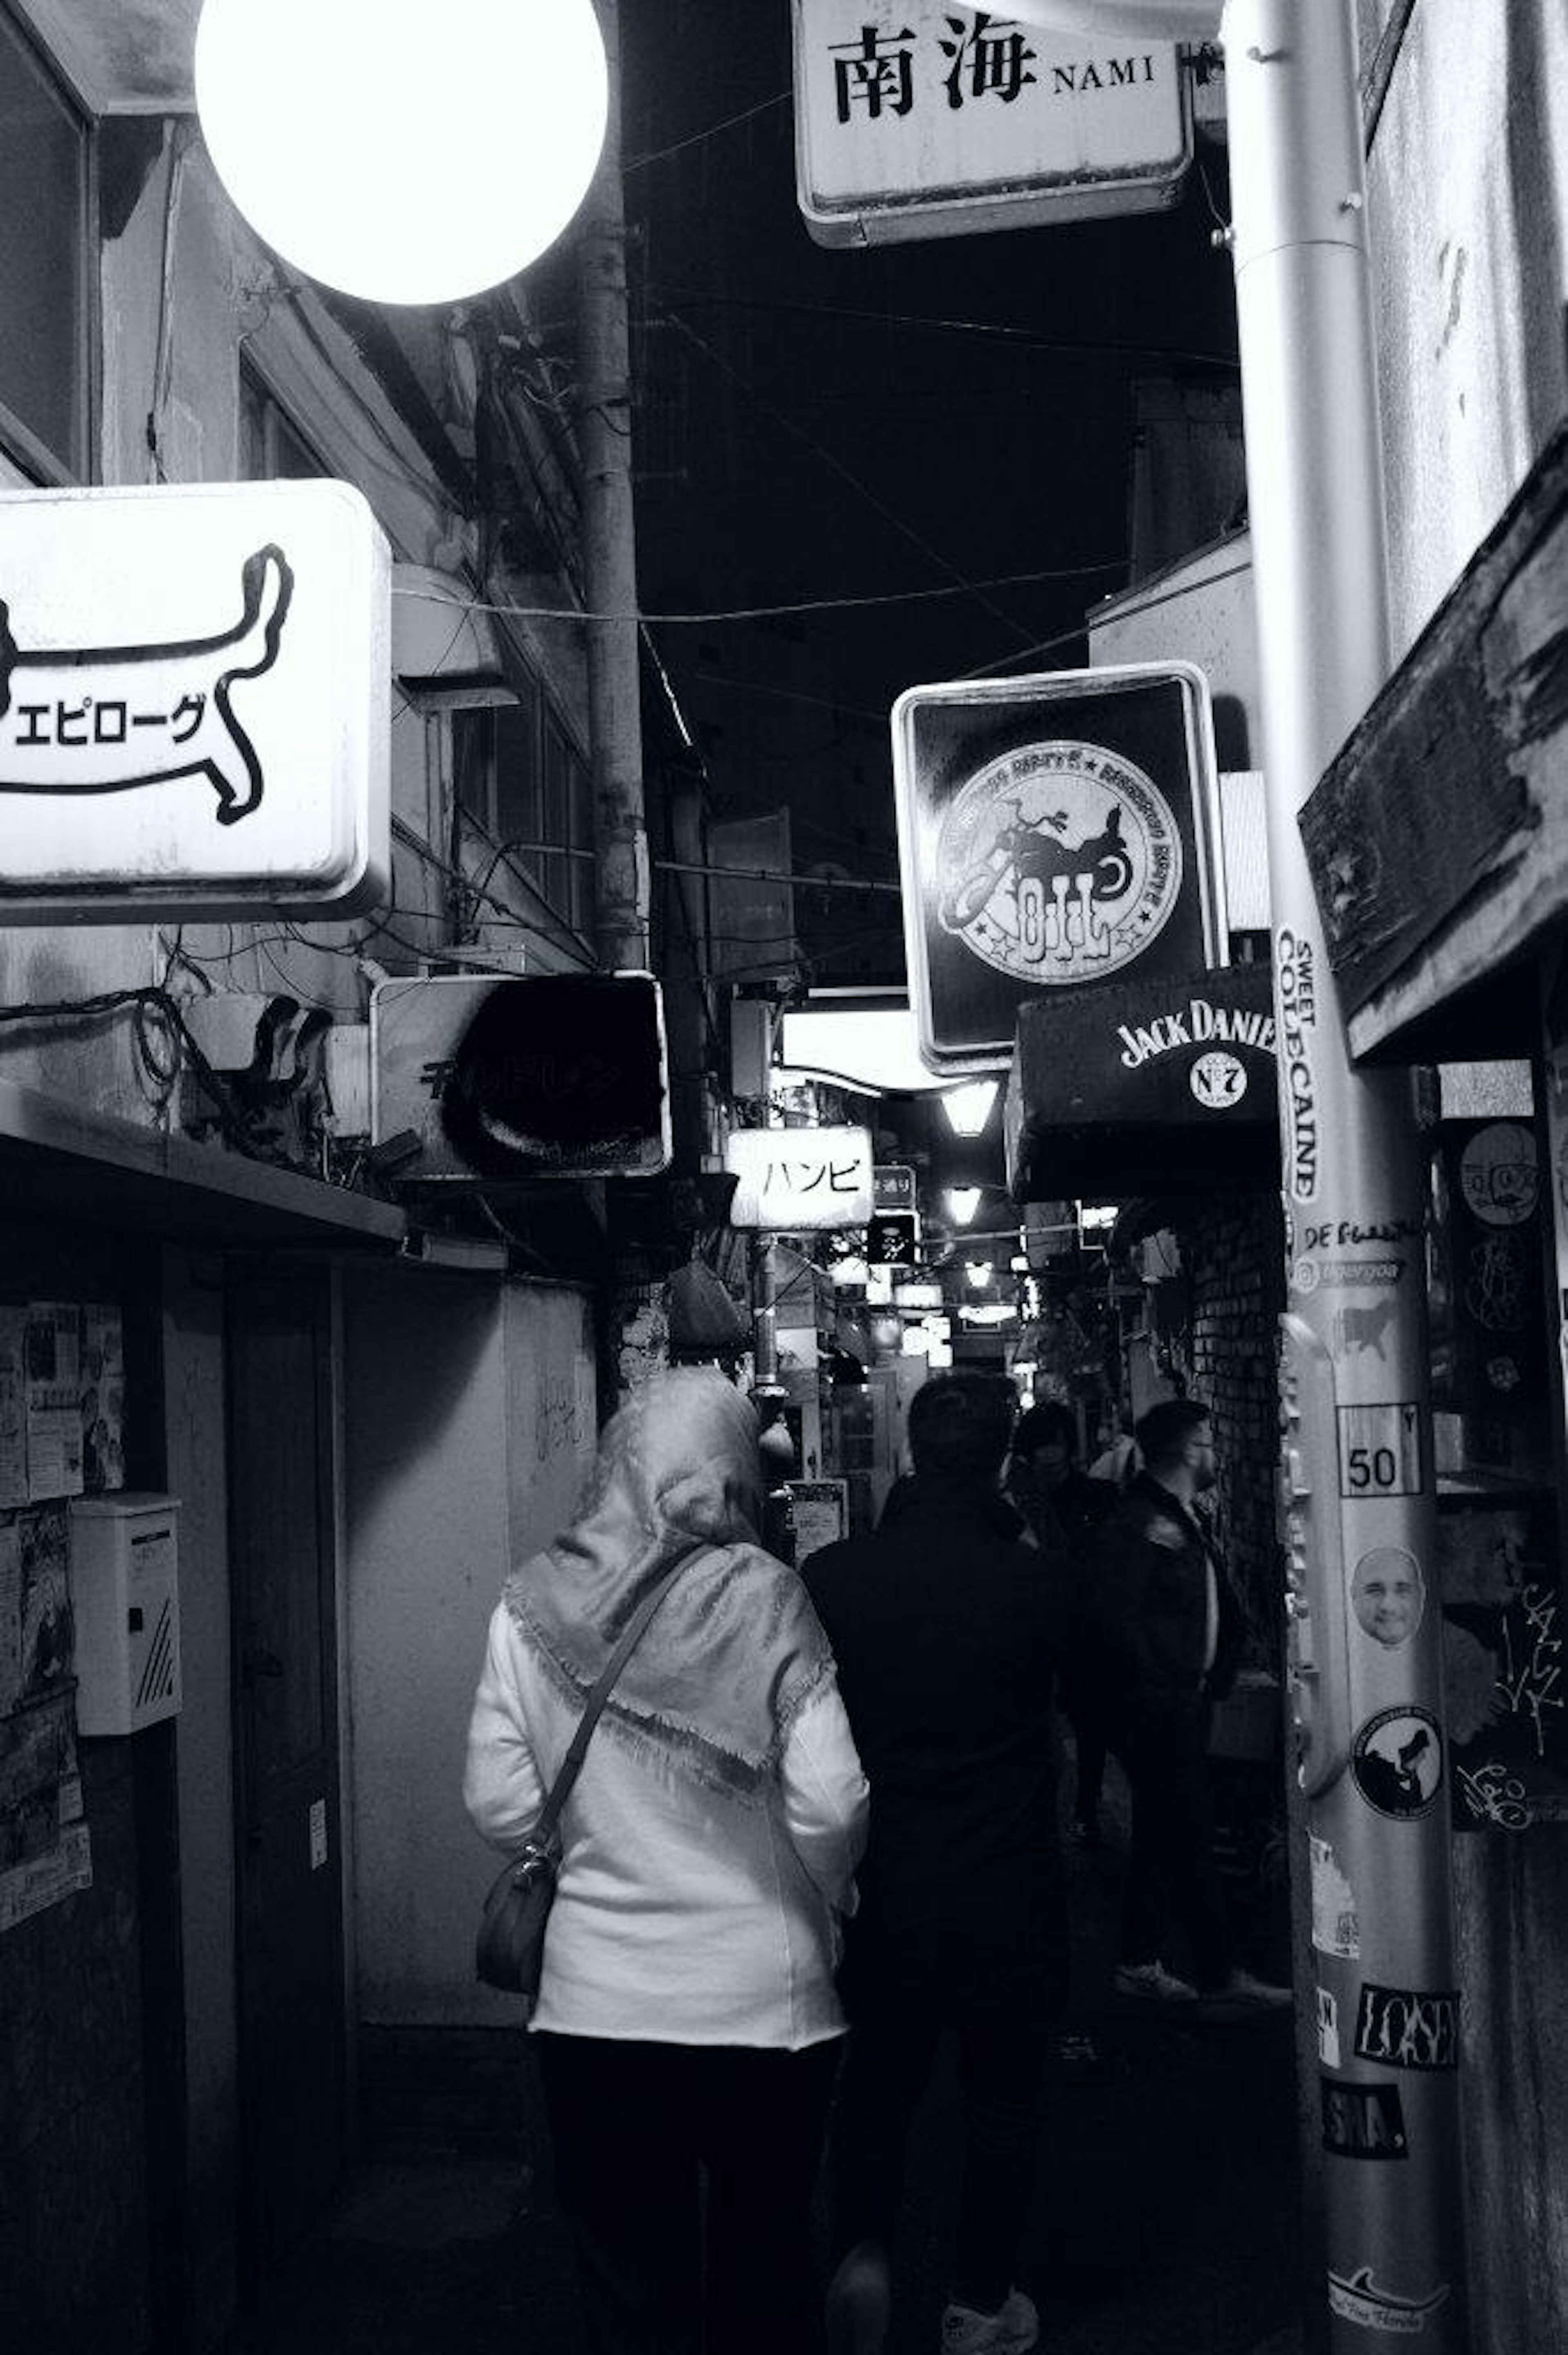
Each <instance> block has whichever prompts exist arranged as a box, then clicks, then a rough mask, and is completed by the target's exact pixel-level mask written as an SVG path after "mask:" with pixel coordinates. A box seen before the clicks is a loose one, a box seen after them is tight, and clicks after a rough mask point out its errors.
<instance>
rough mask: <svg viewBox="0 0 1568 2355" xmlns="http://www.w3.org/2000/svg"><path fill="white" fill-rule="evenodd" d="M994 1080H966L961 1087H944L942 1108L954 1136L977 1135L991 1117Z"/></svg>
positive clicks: (995, 1091) (995, 1094) (994, 1094)
mask: <svg viewBox="0 0 1568 2355" xmlns="http://www.w3.org/2000/svg"><path fill="white" fill-rule="evenodd" d="M998 1084H999V1083H998V1082H997V1081H995V1080H966V1081H965V1082H964V1084H963V1086H962V1087H961V1088H948V1089H945V1090H944V1092H943V1095H942V1110H943V1111H944V1112H945V1113H946V1114H947V1115H948V1127H949V1128H950V1129H951V1130H952V1132H953V1135H955V1136H979V1135H981V1134H982V1132H983V1130H984V1128H985V1124H986V1123H987V1121H988V1120H989V1119H990V1118H991V1106H992V1105H993V1104H994V1103H995V1102H996V1098H997V1090H998Z"/></svg>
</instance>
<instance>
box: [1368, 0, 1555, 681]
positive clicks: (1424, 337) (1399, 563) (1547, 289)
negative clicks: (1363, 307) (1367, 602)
mask: <svg viewBox="0 0 1568 2355" xmlns="http://www.w3.org/2000/svg"><path fill="white" fill-rule="evenodd" d="M1377 13H1378V14H1380V15H1381V14H1383V13H1384V12H1383V10H1381V9H1380V10H1379V11H1378V12H1377ZM1368 208H1369V211H1368V218H1369V222H1370V227H1371V231H1372V254H1373V287H1374V300H1375V304H1376V316H1377V348H1378V363H1379V373H1380V380H1381V400H1382V407H1383V442H1384V456H1385V464H1386V469H1387V487H1388V498H1387V504H1388V516H1389V535H1390V554H1391V559H1392V562H1391V567H1390V571H1391V578H1392V583H1393V636H1394V653H1395V656H1396V657H1397V656H1398V655H1403V654H1404V652H1405V650H1406V649H1407V648H1408V646H1409V645H1410V644H1411V643H1412V641H1413V640H1414V637H1415V636H1416V635H1417V634H1418V633H1419V631H1420V630H1421V628H1422V626H1423V624H1424V623H1425V622H1426V621H1427V619H1428V618H1429V617H1430V615H1431V613H1433V611H1434V610H1435V608H1436V605H1437V604H1438V603H1439V602H1440V601H1441V599H1442V598H1443V596H1444V595H1445V594H1446V591H1447V590H1448V589H1449V588H1450V586H1451V585H1452V583H1453V582H1454V581H1455V580H1456V579H1457V577H1458V575H1459V573H1460V572H1462V571H1463V570H1464V567H1465V564H1466V561H1467V558H1468V557H1469V555H1470V553H1471V551H1472V550H1473V549H1474V548H1475V546H1476V544H1477V542H1478V540H1479V539H1480V538H1482V537H1483V536H1484V534H1485V533H1486V532H1487V531H1488V529H1489V527H1490V526H1491V525H1492V524H1493V523H1494V522H1495V521H1496V520H1497V517H1498V516H1499V514H1500V513H1501V511H1502V509H1503V507H1504V506H1506V505H1507V503H1508V501H1509V499H1510V497H1511V496H1512V495H1513V493H1514V492H1515V491H1516V490H1517V489H1518V487H1519V485H1520V483H1521V482H1522V480H1523V479H1524V476H1525V474H1527V473H1528V472H1529V469H1530V465H1531V460H1532V459H1533V458H1534V456H1535V454H1536V453H1537V452H1538V451H1539V450H1540V448H1541V446H1542V442H1543V441H1544V439H1545V437H1546V435H1547V433H1548V432H1550V431H1551V429H1552V425H1553V424H1554V423H1555V422H1556V421H1557V420H1558V419H1559V418H1560V417H1561V416H1562V415H1563V410H1564V408H1565V407H1568V372H1565V360H1564V346H1563V304H1564V299H1565V296H1568V15H1565V13H1564V11H1563V7H1562V6H1561V5H1560V0H1510V4H1509V5H1507V6H1502V7H1481V8H1478V7H1477V6H1476V5H1475V0H1416V5H1415V6H1414V9H1413V10H1412V12H1411V14H1410V17H1409V21H1408V24H1407V25H1406V27H1405V30H1404V39H1403V42H1402V44H1401V47H1400V49H1399V53H1398V57H1397V59H1396V61H1395V63H1394V68H1393V76H1392V79H1391V80H1390V82H1389V85H1388V91H1387V96H1386V99H1385V101H1384V104H1383V112H1382V114H1381V117H1380V119H1379V122H1378V124H1377V129H1376V135H1375V138H1374V141H1373V144H1372V155H1371V160H1370V164H1369V169H1368Z"/></svg>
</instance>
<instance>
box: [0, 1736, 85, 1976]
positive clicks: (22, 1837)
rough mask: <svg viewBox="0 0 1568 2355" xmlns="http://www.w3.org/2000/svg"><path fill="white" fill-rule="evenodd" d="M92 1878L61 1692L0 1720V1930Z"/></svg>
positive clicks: (71, 1740) (73, 1745) (72, 1745)
mask: <svg viewBox="0 0 1568 2355" xmlns="http://www.w3.org/2000/svg"><path fill="white" fill-rule="evenodd" d="M91 1879H92V1857H91V1849H90V1843H89V1838H88V1829H87V1826H86V1824H85V1823H84V1822H83V1821H82V1819H81V1777H80V1773H79V1768H78V1764H77V1752H76V1724H75V1718H74V1714H73V1702H72V1696H71V1694H70V1693H69V1692H59V1693H54V1694H51V1695H49V1696H48V1698H47V1699H45V1700H40V1701H37V1702H36V1703H34V1704H33V1705H32V1706H31V1707H29V1708H26V1709H21V1710H15V1711H13V1712H12V1714H11V1715H10V1716H8V1717H0V1931H3V1930H8V1929H11V1928H12V1927H14V1925H15V1924H16V1923H17V1922H21V1921H25V1920H26V1917H27V1916H28V1915H29V1914H32V1913H39V1912H41V1911H42V1909H43V1908H44V1907H45V1906H46V1905H53V1904H55V1903H57V1902H58V1900H59V1899H60V1898H62V1897H67V1896H69V1894H70V1893H71V1891H73V1890H77V1889H84V1888H86V1887H87V1885H88V1884H89V1882H90V1881H91Z"/></svg>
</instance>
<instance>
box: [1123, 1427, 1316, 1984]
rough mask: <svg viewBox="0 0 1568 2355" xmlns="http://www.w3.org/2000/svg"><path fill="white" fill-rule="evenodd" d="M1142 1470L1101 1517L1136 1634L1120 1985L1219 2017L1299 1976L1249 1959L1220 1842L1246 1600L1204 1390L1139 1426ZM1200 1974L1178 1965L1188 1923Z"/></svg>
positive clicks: (1126, 1726) (1127, 1624) (1128, 1722)
mask: <svg viewBox="0 0 1568 2355" xmlns="http://www.w3.org/2000/svg"><path fill="white" fill-rule="evenodd" d="M1137 1437H1138V1444H1139V1449H1140V1451H1141V1453H1142V1456H1143V1465H1144V1468H1143V1470H1142V1471H1141V1472H1139V1473H1138V1474H1137V1475H1136V1476H1135V1477H1134V1478H1133V1480H1132V1482H1131V1485H1130V1486H1129V1487H1128V1489H1127V1491H1126V1492H1125V1494H1124V1495H1123V1496H1122V1497H1120V1498H1119V1499H1118V1503H1117V1505H1116V1508H1115V1509H1114V1510H1113V1511H1112V1512H1111V1513H1110V1514H1109V1515H1108V1516H1107V1518H1106V1520H1105V1521H1104V1522H1103V1523H1102V1524H1101V1527H1100V1529H1099V1531H1098V1533H1097V1539H1096V1542H1095V1548H1094V1557H1095V1558H1094V1568H1093V1572H1092V1579H1093V1585H1092V1593H1093V1597H1094V1606H1095V1608H1096V1610H1097V1611H1101V1612H1103V1613H1105V1614H1107V1618H1108V1619H1109V1620H1110V1621H1111V1623H1112V1624H1114V1625H1115V1627H1116V1628H1117V1630H1118V1633H1119V1634H1120V1635H1121V1636H1123V1637H1124V1638H1125V1639H1126V1640H1127V1641H1128V1643H1129V1644H1130V1646H1131V1659H1132V1664H1133V1665H1132V1681H1131V1683H1130V1686H1129V1687H1128V1689H1124V1690H1122V1691H1119V1692H1118V1693H1117V1694H1116V1695H1115V1696H1114V1698H1113V1699H1112V1700H1111V1702H1110V1704H1109V1706H1108V1708H1107V1733H1108V1737H1109V1741H1110V1746H1111V1748H1112V1749H1113V1751H1114V1752H1115V1753H1116V1754H1117V1756H1118V1758H1119V1759H1120V1761H1121V1764H1122V1765H1123V1767H1124V1768H1125V1770H1126V1773H1127V1778H1128V1785H1129V1787H1130V1791H1131V1796H1132V1855H1131V1859H1130V1866H1129V1870H1128V1889H1127V1902H1126V1908H1125V1912H1124V1917H1123V1925H1122V1956H1121V1962H1120V1965H1119V1966H1118V1969H1117V1972H1116V1986H1117V1988H1118V1992H1119V1993H1121V1994H1122V1995H1125V1996H1128V1997H1132V1998H1137V1999H1139V2000H1141V2001H1153V2002H1160V2003H1171V2004H1182V2005H1190V2004H1192V2003H1194V2002H1195V2001H1196V1999H1197V1998H1199V1997H1202V1998H1206V1999H1207V2000H1208V2001H1209V2002H1210V2003H1211V2005H1213V2007H1214V2008H1215V2009H1216V2012H1217V2015H1218V2016H1220V2017H1229V2016H1239V2015H1240V2014H1242V2013H1245V2012H1246V2011H1248V2010H1257V2009H1279V2008H1283V2007H1284V2006H1286V2005H1287V2004H1288V2003H1289V2002H1290V2000H1291V1996H1290V1990H1289V1988H1288V1987H1273V1986H1270V1985H1268V1984H1267V1983H1266V1982H1265V1981H1264V1980H1262V1979H1259V1978H1256V1977H1254V1976H1253V1975H1252V1973H1251V1972H1249V1971H1247V1970H1245V1969H1244V1968H1243V1967H1242V1966H1240V1964H1239V1963H1238V1962H1237V1959H1236V1955H1235V1951H1234V1933H1233V1930H1232V1925H1231V1922H1230V1918H1229V1911H1228V1907H1227V1905H1226V1902H1225V1898H1224V1890H1223V1888H1222V1886H1221V1882H1220V1876H1219V1870H1218V1867H1217V1865H1216V1862H1215V1859H1214V1853H1213V1801H1212V1797H1211V1793H1210V1783H1209V1763H1208V1740H1209V1723H1210V1717H1211V1713H1212V1708H1213V1702H1214V1701H1215V1700H1219V1699H1221V1698H1223V1697H1224V1694H1225V1693H1226V1692H1228V1691H1229V1689H1230V1687H1231V1685H1232V1683H1233V1681H1234V1676H1235V1671H1236V1668H1237V1664H1238V1661H1239V1657H1240V1653H1241V1647H1242V1641H1243V1636H1244V1623H1243V1619H1242V1614H1241V1607H1240V1605H1239V1604H1238V1603H1237V1602H1236V1599H1235V1596H1234V1593H1233V1592H1232V1589H1231V1585H1230V1582H1229V1580H1228V1579H1227V1577H1226V1576H1225V1573H1224V1567H1223V1565H1222V1564H1221V1563H1220V1562H1219V1561H1218V1560H1217V1559H1216V1556H1215V1553H1214V1550H1213V1546H1212V1545H1211V1543H1210V1540H1209V1538H1208V1535H1207V1533H1206V1531H1205V1529H1204V1528H1203V1526H1202V1522H1201V1521H1200V1519H1199V1518H1198V1515H1197V1512H1196V1510H1195V1509H1194V1508H1195V1507H1196V1505H1197V1503H1198V1500H1199V1498H1201V1497H1204V1496H1206V1495H1207V1494H1208V1492H1209V1490H1210V1489H1211V1488H1213V1486H1214V1482H1215V1477H1216V1472H1215V1458H1214V1437H1213V1422H1212V1419H1211V1416H1210V1412H1209V1409H1208V1408H1207V1407H1206V1406H1205V1405H1203V1404H1202V1402H1201V1401H1199V1400H1197V1399H1163V1400H1161V1401H1160V1403H1159V1404H1158V1405H1156V1406H1153V1407H1150V1410H1149V1412H1148V1413H1147V1414H1145V1415H1144V1416H1143V1417H1142V1418H1141V1419H1140V1421H1139V1424H1138V1431H1137ZM1178 1932H1179V1933H1180V1934H1182V1935H1183V1936H1184V1938H1185V1940H1186V1943H1187V1945H1188V1948H1189V1950H1190V1955H1191V1965H1190V1967H1191V1970H1192V1977H1190V1978H1189V1977H1185V1976H1183V1975H1182V1974H1181V1972H1179V1971H1177V1970H1176V1969H1174V1968H1173V1967H1172V1963H1173V1959H1174V1948H1173V1945H1172V1940H1173V1937H1174V1935H1175V1934H1177V1933H1178Z"/></svg>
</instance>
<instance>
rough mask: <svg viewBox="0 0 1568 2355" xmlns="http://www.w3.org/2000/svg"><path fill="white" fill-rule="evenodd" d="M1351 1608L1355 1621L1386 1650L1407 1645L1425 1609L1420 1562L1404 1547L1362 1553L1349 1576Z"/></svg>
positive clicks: (1375, 1549)
mask: <svg viewBox="0 0 1568 2355" xmlns="http://www.w3.org/2000/svg"><path fill="white" fill-rule="evenodd" d="M1425 1608H1426V1586H1425V1580H1424V1579H1423V1578H1422V1575H1421V1564H1420V1563H1419V1562H1418V1561H1416V1559H1415V1556H1414V1554H1413V1553H1406V1552H1405V1550H1404V1547H1403V1546H1374V1547H1373V1548H1372V1551H1371V1553H1363V1554H1362V1556H1361V1560H1360V1561H1358V1562H1357V1564H1356V1566H1355V1570H1354V1572H1353V1573H1352V1574H1351V1610H1352V1611H1353V1612H1354V1613H1355V1614H1356V1624H1357V1625H1358V1626H1360V1627H1361V1629H1362V1630H1363V1631H1364V1632H1365V1633H1366V1634H1367V1635H1369V1636H1372V1640H1373V1641H1374V1643H1379V1644H1381V1645H1382V1646H1383V1648H1384V1650H1385V1651H1390V1652H1393V1651H1397V1650H1398V1649H1399V1646H1401V1645H1402V1644H1407V1643H1408V1642H1409V1641H1410V1638H1411V1637H1412V1636H1414V1633H1415V1631H1416V1629H1417V1627H1419V1626H1420V1625H1421V1616H1422V1613H1423V1612H1424V1611H1425Z"/></svg>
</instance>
